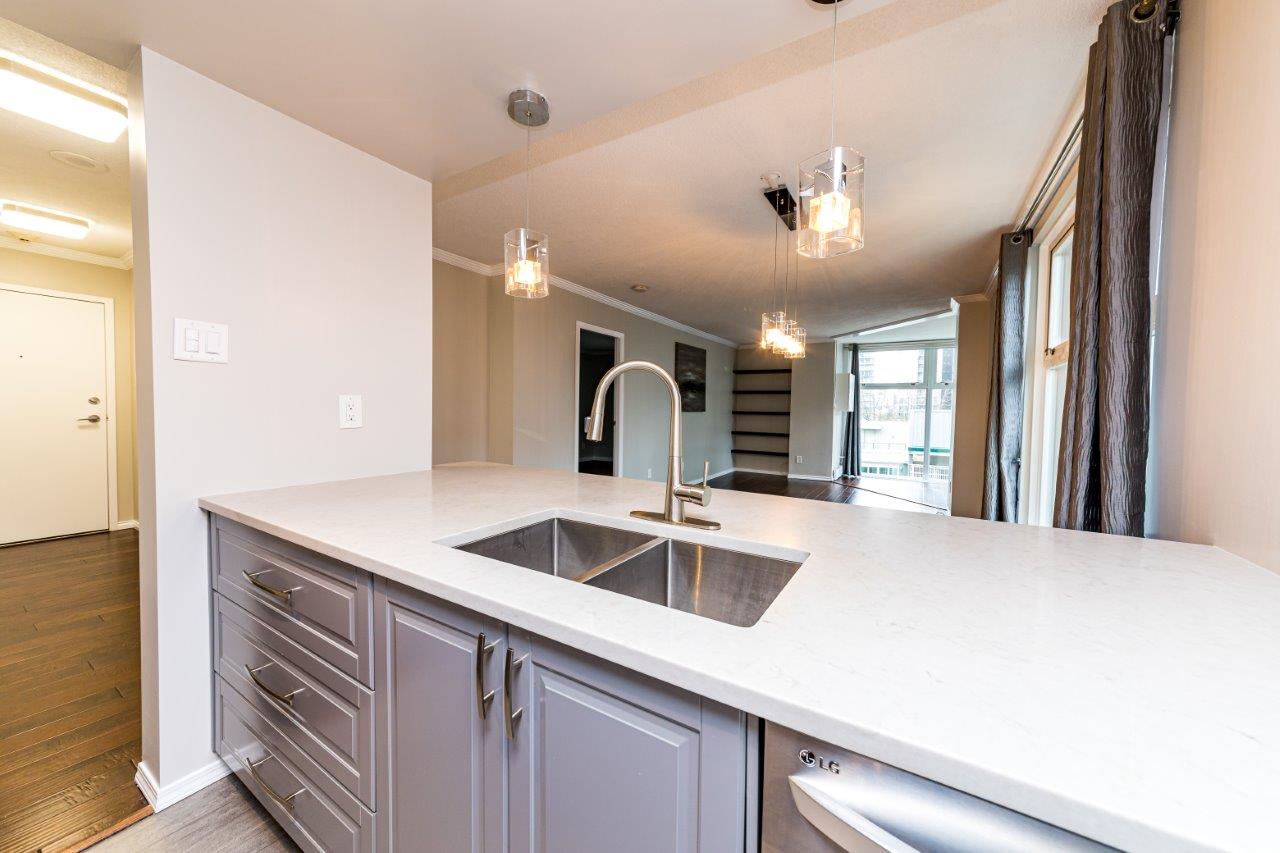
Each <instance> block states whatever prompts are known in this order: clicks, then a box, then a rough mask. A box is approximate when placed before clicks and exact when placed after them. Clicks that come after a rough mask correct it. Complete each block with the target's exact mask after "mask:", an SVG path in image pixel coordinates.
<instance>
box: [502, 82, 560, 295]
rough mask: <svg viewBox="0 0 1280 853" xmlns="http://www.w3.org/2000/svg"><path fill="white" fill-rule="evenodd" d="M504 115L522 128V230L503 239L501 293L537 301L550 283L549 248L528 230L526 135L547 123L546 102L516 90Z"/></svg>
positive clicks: (529, 192) (529, 172)
mask: <svg viewBox="0 0 1280 853" xmlns="http://www.w3.org/2000/svg"><path fill="white" fill-rule="evenodd" d="M507 115H509V116H510V117H511V119H512V121H514V122H516V123H517V124H520V125H523V126H524V128H525V139H524V180H525V185H524V187H525V189H524V227H523V228H516V229H513V230H511V231H508V232H507V233H506V235H505V236H504V238H503V241H502V243H503V247H502V260H503V269H504V270H505V271H506V274H505V276H504V278H505V286H504V290H505V291H506V293H507V295H508V296H515V297H517V298H520V299H541V298H543V297H545V296H546V295H547V294H548V293H549V292H550V290H549V287H548V285H549V284H550V281H551V246H550V241H549V239H548V238H547V235H546V234H541V233H539V232H537V231H534V230H532V229H530V228H529V202H530V198H531V196H532V188H531V180H532V178H531V175H532V170H531V168H530V162H529V159H530V157H529V155H530V151H531V149H532V139H531V136H530V131H531V129H532V128H535V127H541V126H542V125H544V124H546V123H547V120H548V119H549V118H550V116H551V110H550V107H549V106H548V105H547V99H546V98H544V97H542V96H541V95H539V94H538V93H537V92H534V91H531V90H529V89H517V90H516V91H514V92H512V93H511V94H510V95H509V96H508V97H507Z"/></svg>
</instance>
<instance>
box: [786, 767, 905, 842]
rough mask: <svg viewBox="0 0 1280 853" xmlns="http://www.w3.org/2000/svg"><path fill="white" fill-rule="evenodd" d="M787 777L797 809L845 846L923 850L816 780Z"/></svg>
mask: <svg viewBox="0 0 1280 853" xmlns="http://www.w3.org/2000/svg"><path fill="white" fill-rule="evenodd" d="M787 781H788V782H789V783H791V799H793V800H794V801H795V804H796V809H797V810H799V812H800V814H802V815H803V816H804V819H805V820H807V821H809V823H811V824H813V826H814V828H816V829H817V830H818V831H819V832H821V833H822V834H823V835H825V836H826V837H827V838H829V839H831V840H832V841H833V842H835V843H836V845H837V846H838V847H839V848H840V849H841V850H847V851H850V853H871V851H881V850H883V851H887V853H919V851H918V850H917V849H916V848H915V847H912V846H911V845H910V844H907V843H906V842H905V841H903V840H902V839H900V838H898V837H897V836H895V835H893V834H892V833H890V832H887V831H886V830H885V829H884V828H883V827H881V826H879V825H877V824H876V823H874V822H873V821H871V820H870V819H868V818H867V817H866V816H865V815H863V814H860V813H859V812H857V811H854V810H853V809H851V808H850V807H849V806H847V805H845V804H844V803H842V802H840V800H838V799H837V798H836V797H833V796H832V795H831V794H830V793H828V792H827V791H826V790H824V788H823V786H822V785H821V784H819V783H817V782H815V781H814V780H812V779H809V778H806V777H805V776H802V775H800V774H795V775H792V776H788V777H787Z"/></svg>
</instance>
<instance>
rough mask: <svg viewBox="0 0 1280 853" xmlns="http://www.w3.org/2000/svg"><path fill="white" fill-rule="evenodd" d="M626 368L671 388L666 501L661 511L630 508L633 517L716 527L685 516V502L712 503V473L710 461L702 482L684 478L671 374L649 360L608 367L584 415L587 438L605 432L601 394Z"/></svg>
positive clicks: (714, 523) (677, 394)
mask: <svg viewBox="0 0 1280 853" xmlns="http://www.w3.org/2000/svg"><path fill="white" fill-rule="evenodd" d="M628 370H647V371H648V372H650V373H652V374H654V375H655V376H657V377H658V378H659V379H661V380H662V383H663V384H664V385H666V386H667V390H668V391H669V392H671V433H670V435H671V440H670V442H669V443H668V447H667V493H666V501H665V503H666V505H665V506H664V507H663V511H662V512H650V511H648V510H643V509H633V510H632V511H631V514H632V515H633V516H635V517H636V518H643V519H647V520H649V521H664V522H666V523H667V524H683V525H685V526H687V527H700V528H702V529H703V530H719V529H720V522H718V521H707V520H706V519H703V518H692V517H686V516H685V514H684V505H685V503H686V502H688V503H696V504H698V505H700V506H706V505H707V504H709V503H711V487H710V486H708V485H707V475H708V474H710V473H711V462H710V461H707V462H704V463H703V464H702V483H701V484H697V483H694V484H689V483H686V482H684V461H683V460H684V439H683V432H682V430H681V429H680V386H679V385H677V384H676V381H675V380H674V379H672V378H671V374H670V373H667V371H665V370H663V369H662V368H661V367H659V366H658V365H656V364H654V363H653V362H651V361H625V362H623V363H622V364H618V365H615V366H613V367H611V368H610V369H609V372H608V373H606V374H605V375H604V376H603V377H601V379H600V384H599V385H597V386H596V396H595V400H594V401H593V402H592V404H591V417H589V418H588V419H587V440H588V441H600V440H601V438H602V437H603V436H604V398H605V395H606V394H607V393H609V386H610V385H612V384H613V380H615V379H617V378H618V377H619V376H620V375H622V374H623V373H626V372H627V371H628Z"/></svg>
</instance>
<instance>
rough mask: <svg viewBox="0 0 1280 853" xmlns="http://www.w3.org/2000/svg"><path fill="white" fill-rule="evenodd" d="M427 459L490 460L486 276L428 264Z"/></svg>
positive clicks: (454, 460)
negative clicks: (430, 351) (429, 427)
mask: <svg viewBox="0 0 1280 853" xmlns="http://www.w3.org/2000/svg"><path fill="white" fill-rule="evenodd" d="M431 278H432V291H431V294H432V296H431V298H432V305H433V308H432V321H431V323H432V341H433V346H434V347H435V350H436V357H435V358H434V359H433V360H432V368H431V371H432V380H431V386H432V389H433V392H434V393H433V395H432V400H431V420H432V430H431V459H432V461H433V462H434V463H435V464H436V465H440V464H442V463H445V462H465V461H467V460H477V459H488V458H489V450H488V448H489V435H488V428H489V324H488V322H487V320H486V318H487V316H488V305H487V303H488V295H489V287H488V281H487V280H486V278H485V277H484V276H482V275H480V274H479V273H474V272H471V271H470V270H464V269H461V268H459V267H455V266H452V265H450V264H446V263H441V262H440V261H435V262H434V263H433V264H432V275H431Z"/></svg>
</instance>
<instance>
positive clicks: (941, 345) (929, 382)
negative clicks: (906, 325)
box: [853, 338, 959, 483]
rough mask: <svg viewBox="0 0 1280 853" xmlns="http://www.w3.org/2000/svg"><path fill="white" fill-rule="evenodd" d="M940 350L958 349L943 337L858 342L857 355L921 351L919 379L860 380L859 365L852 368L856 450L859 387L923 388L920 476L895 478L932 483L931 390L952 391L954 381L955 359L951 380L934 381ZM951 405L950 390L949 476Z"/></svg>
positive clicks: (859, 428) (860, 410) (860, 409)
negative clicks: (855, 378)
mask: <svg viewBox="0 0 1280 853" xmlns="http://www.w3.org/2000/svg"><path fill="white" fill-rule="evenodd" d="M944 349H955V350H956V351H957V353H958V352H959V350H958V349H957V348H956V341H955V339H954V338H947V339H943V340H931V341H901V342H897V341H895V342H892V343H888V342H886V343H882V344H859V345H858V355H859V356H861V355H862V354H863V353H866V352H885V351H902V350H924V377H923V381H921V382H863V381H862V366H861V365H853V367H855V368H856V369H857V371H858V419H857V422H856V423H855V424H854V427H855V429H857V431H858V442H859V449H861V442H862V413H863V411H864V409H863V406H862V392H863V390H872V391H895V390H907V391H924V392H925V394H924V444H925V447H924V452H923V453H922V455H921V459H922V467H921V476H920V477H919V478H916V477H895V479H901V480H917V479H918V480H919V481H920V482H926V483H928V482H933V481H931V480H930V479H929V468H930V467H931V465H930V461H929V460H930V457H931V456H932V455H933V454H932V452H931V451H932V449H933V392H934V391H954V390H955V387H956V381H955V373H956V370H955V367H956V363H955V362H953V363H952V379H951V381H950V382H942V381H939V380H938V352H939V350H944ZM955 404H956V400H955V395H954V393H953V394H952V397H951V440H950V442H949V444H950V446H951V453H950V456H951V460H952V461H951V468H952V476H954V473H955V427H956V419H955ZM859 456H861V453H859ZM858 468H859V470H858V474H857V476H859V477H861V476H864V475H863V473H862V470H861V468H862V466H861V465H859V466H858ZM865 476H869V477H890V476H893V475H889V474H867V475H865ZM947 482H948V483H950V478H948V480H947Z"/></svg>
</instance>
